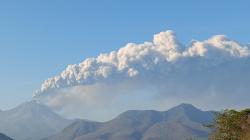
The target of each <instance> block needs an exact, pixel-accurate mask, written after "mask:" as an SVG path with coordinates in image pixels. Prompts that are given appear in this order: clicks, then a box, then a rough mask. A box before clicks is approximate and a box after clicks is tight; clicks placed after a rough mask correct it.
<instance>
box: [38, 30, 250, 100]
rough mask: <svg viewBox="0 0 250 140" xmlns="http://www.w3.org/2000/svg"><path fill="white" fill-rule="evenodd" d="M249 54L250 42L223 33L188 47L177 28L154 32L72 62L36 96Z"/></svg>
mask: <svg viewBox="0 0 250 140" xmlns="http://www.w3.org/2000/svg"><path fill="white" fill-rule="evenodd" d="M249 55H250V51H249V46H247V45H245V46H244V45H241V44H239V43H238V42H236V41H232V40H229V39H228V38H226V37H225V36H223V35H216V36H213V37H211V38H210V39H208V40H205V41H192V43H191V45H190V46H188V47H185V46H182V45H181V44H180V43H179V42H178V41H177V40H176V37H175V34H174V32H173V31H170V30H168V31H165V32H160V33H159V34H156V35H154V38H153V41H152V42H144V43H143V44H134V43H128V44H127V45H126V46H125V47H122V48H120V49H119V50H118V51H112V52H110V53H109V54H100V55H99V56H98V57H96V58H87V59H86V60H84V61H83V62H81V63H80V64H74V65H69V66H68V67H67V68H66V69H65V70H64V71H63V72H62V73H61V74H59V75H57V76H55V77H52V78H49V79H48V80H46V81H45V82H44V83H43V84H42V86H41V89H39V90H37V91H36V92H35V93H34V97H39V96H41V95H43V94H45V93H47V92H50V91H53V90H57V89H61V88H66V87H73V86H79V85H91V84H95V83H103V82H111V83H112V82H114V83H115V82H117V81H120V80H126V79H133V78H139V79H147V78H148V77H147V76H152V75H153V76H156V77H157V76H159V75H160V77H161V76H165V75H169V74H171V73H173V72H176V71H182V70H183V69H187V68H190V67H192V69H206V68H208V67H212V66H216V65H219V64H222V63H226V62H230V61H233V60H236V59H242V58H248V57H249ZM190 65H191V66H190Z"/></svg>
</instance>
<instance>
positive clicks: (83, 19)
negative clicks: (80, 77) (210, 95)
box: [0, 0, 250, 109]
mask: <svg viewBox="0 0 250 140" xmlns="http://www.w3.org/2000/svg"><path fill="white" fill-rule="evenodd" d="M249 5H250V2H249V1H247V0H245V1H244V0H241V1H240V0H238V1H228V0H221V1H216V0H210V1H207V2H204V1H200V0H196V1H195V0H189V1H188V0H186V1H183V0H172V1H170V0H161V1H160V0H148V1H142V0H138V1H136V2H135V0H126V1H123V2H121V1H118V0H113V1H111V0H106V1H105V2H104V1H102V2H101V1H95V0H81V1H80V0H75V1H64V0H54V1H52V0H29V1H28V0H23V1H20V0H16V1H15V0H8V1H7V0H6V1H1V2H0V20H1V22H0V49H1V50H0V64H1V65H2V66H1V68H0V77H1V78H0V84H1V86H0V97H1V98H0V109H6V108H11V107H13V106H15V105H17V104H20V103H21V102H24V101H26V100H29V99H31V97H32V93H33V92H34V90H36V89H38V88H40V85H41V83H42V82H43V81H44V80H46V79H47V78H49V77H53V76H54V75H56V74H59V73H60V72H61V71H62V70H64V69H65V67H66V66H67V65H68V64H74V63H78V62H80V61H82V60H84V59H85V58H87V57H94V56H97V55H98V54H100V53H102V52H110V51H111V50H117V49H119V48H120V47H121V46H124V45H125V44H126V43H128V42H136V43H142V42H144V41H147V40H151V38H152V35H154V34H156V33H158V32H160V31H163V30H168V29H171V30H174V31H175V32H176V33H177V34H178V38H179V40H180V41H182V42H184V43H186V44H188V43H189V41H190V40H192V39H198V40H203V39H207V38H208V37H210V36H212V35H215V34H226V35H227V36H229V37H230V38H233V39H235V40H237V41H240V42H241V43H249V42H250V32H249V31H250V26H249V25H250V18H249Z"/></svg>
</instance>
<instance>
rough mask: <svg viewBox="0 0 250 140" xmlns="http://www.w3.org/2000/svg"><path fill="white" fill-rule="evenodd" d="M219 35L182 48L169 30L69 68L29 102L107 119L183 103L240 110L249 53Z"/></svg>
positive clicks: (249, 96) (245, 97)
mask: <svg viewBox="0 0 250 140" xmlns="http://www.w3.org/2000/svg"><path fill="white" fill-rule="evenodd" d="M249 48H250V47H249V45H242V44H240V43H238V42H237V41H234V40H231V39H229V38H227V37H226V36H224V35H215V36H213V37H211V38H209V39H207V40H204V41H192V42H191V43H190V45H188V46H184V45H182V44H181V43H180V42H179V41H178V40H177V39H176V36H175V33H174V32H173V31H171V30H168V31H164V32H160V33H158V34H156V35H154V37H153V41H152V42H144V43H142V44H134V43H128V44H127V45H125V46H124V47H122V48H120V49H119V50H118V51H112V52H110V53H107V54H100V55H99V56H97V57H95V58H87V59H85V60H84V61H83V62H81V63H80V64H73V65H69V66H68V67H67V68H66V69H65V70H64V71H63V72H62V73H61V74H59V75H57V76H55V77H52V78H49V79H47V80H46V81H44V83H43V84H42V85H41V88H40V89H38V90H37V91H35V92H34V95H33V99H34V100H37V101H39V102H41V103H44V104H46V105H48V106H50V107H51V108H53V109H54V110H56V111H58V112H60V113H61V114H64V115H66V116H68V117H81V118H87V119H95V120H108V119H111V118H112V117H115V115H117V114H119V113H120V112H123V111H125V110H129V109H156V110H167V108H169V107H171V106H173V105H176V104H179V103H182V102H188V103H192V104H194V105H197V106H199V107H201V108H204V109H217V108H218V109H222V108H225V107H226V108H230V107H233V108H241V107H245V106H249V105H250V103H249V100H250V93H249V91H250V85H249V83H250V57H249V56H250V50H249Z"/></svg>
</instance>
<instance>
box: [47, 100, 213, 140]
mask: <svg viewBox="0 0 250 140" xmlns="http://www.w3.org/2000/svg"><path fill="white" fill-rule="evenodd" d="M213 118H214V113H213V112H211V111H201V110H199V109H197V108H195V107H194V106H192V105H190V104H181V105H179V106H177V107H174V108H172V109H170V110H168V111H164V112H159V111H153V110H144V111H139V110H130V111H126V112H124V113H122V114H121V115H119V116H118V117H116V118H115V119H113V120H111V121H108V122H104V123H101V122H90V121H84V120H78V121H76V122H74V123H72V124H71V125H69V126H68V127H66V128H65V129H63V131H62V132H60V133H58V134H56V135H54V136H52V137H49V138H47V139H46V140H186V139H187V138H199V139H207V136H208V133H209V129H208V128H206V127H204V126H203V125H204V124H208V123H210V122H211V121H212V120H213Z"/></svg>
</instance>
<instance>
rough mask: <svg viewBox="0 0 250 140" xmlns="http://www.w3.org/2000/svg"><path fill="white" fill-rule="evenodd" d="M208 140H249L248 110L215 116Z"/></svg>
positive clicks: (249, 117)
mask: <svg viewBox="0 0 250 140" xmlns="http://www.w3.org/2000/svg"><path fill="white" fill-rule="evenodd" d="M210 127H212V130H213V131H212V133H211V135H210V137H209V139H210V140H250V109H245V110H242V111H236V110H225V111H223V112H221V113H217V114H216V118H215V120H214V122H213V124H212V125H210Z"/></svg>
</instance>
